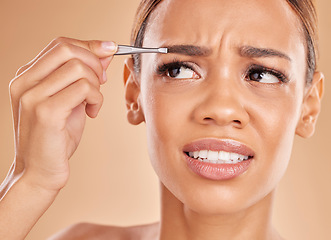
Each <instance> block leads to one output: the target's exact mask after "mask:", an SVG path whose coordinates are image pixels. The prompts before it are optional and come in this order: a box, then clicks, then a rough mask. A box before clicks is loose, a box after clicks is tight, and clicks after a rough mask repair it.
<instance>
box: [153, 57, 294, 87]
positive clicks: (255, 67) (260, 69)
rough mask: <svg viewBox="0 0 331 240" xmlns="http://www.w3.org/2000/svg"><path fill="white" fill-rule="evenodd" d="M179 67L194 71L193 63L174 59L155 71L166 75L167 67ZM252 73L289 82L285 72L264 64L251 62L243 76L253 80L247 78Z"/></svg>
mask: <svg viewBox="0 0 331 240" xmlns="http://www.w3.org/2000/svg"><path fill="white" fill-rule="evenodd" d="M181 67H184V68H187V69H190V70H192V71H194V72H196V71H195V68H194V66H193V64H190V63H188V62H181V61H178V60H176V59H174V60H173V62H170V63H163V64H161V65H160V66H158V67H157V70H156V72H157V74H158V75H160V76H167V77H168V75H167V73H168V71H169V69H171V68H173V69H174V68H181ZM196 73H197V72H196ZM252 73H268V74H271V75H273V76H275V77H276V78H278V79H279V81H280V82H281V83H287V82H289V78H288V77H287V75H286V74H284V73H282V72H280V71H278V70H276V69H273V68H268V67H264V66H261V65H257V64H253V65H250V66H249V67H248V69H247V71H246V72H245V74H244V78H245V79H248V80H249V81H254V80H251V79H249V75H250V74H252ZM197 74H198V73H197ZM198 75H199V74H198Z"/></svg>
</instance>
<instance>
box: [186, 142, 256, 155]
mask: <svg viewBox="0 0 331 240" xmlns="http://www.w3.org/2000/svg"><path fill="white" fill-rule="evenodd" d="M201 150H210V151H217V152H219V151H224V152H232V153H237V154H240V155H244V156H249V157H254V155H255V153H254V151H253V150H252V149H251V148H249V147H248V146H246V145H245V144H243V143H241V142H239V141H236V140H232V139H217V138H206V139H199V140H196V141H193V142H191V143H189V144H187V145H185V146H184V147H183V151H184V152H196V151H201Z"/></svg>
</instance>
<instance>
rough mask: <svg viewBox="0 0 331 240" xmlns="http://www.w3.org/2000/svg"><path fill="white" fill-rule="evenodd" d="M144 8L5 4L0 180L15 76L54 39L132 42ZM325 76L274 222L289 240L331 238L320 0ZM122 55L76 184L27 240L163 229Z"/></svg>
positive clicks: (0, 13)
mask: <svg viewBox="0 0 331 240" xmlns="http://www.w3.org/2000/svg"><path fill="white" fill-rule="evenodd" d="M138 2H139V1H138V0H93V1H92V0H57V1H46V0H39V1H38V0H30V1H17V0H1V1H0V31H1V32H0V34H1V35H0V36H1V39H0V43H1V44H0V56H1V59H0V109H1V118H0V134H1V137H0V181H1V180H2V179H3V178H4V177H5V175H6V173H7V171H8V169H9V166H10V164H11V162H12V159H13V157H14V147H13V131H12V123H11V110H10V103H9V97H8V83H9V81H10V79H11V78H12V77H13V76H14V74H15V72H16V70H17V69H18V68H19V67H20V66H21V65H23V64H24V63H26V62H28V61H29V60H30V59H32V58H33V57H34V56H35V55H36V54H37V53H38V52H39V51H40V50H41V49H42V48H43V47H44V46H45V45H46V44H47V43H48V42H49V41H51V40H52V39H53V38H55V37H57V36H68V37H74V38H80V39H102V40H108V39H111V40H115V41H116V42H119V43H122V44H128V43H129V36H130V30H131V24H132V21H133V16H134V13H135V9H136V7H137V5H138ZM317 6H318V11H319V18H320V54H321V58H320V62H319V69H320V70H322V71H323V72H324V73H325V76H326V95H325V97H324V99H323V111H322V114H321V116H320V119H319V122H318V127H317V131H316V134H315V135H314V137H312V138H311V139H308V140H305V139H300V138H297V139H296V142H295V146H294V151H293V158H292V160H291V163H290V166H289V169H288V171H287V173H286V175H285V177H284V179H283V180H282V182H281V184H280V186H279V189H278V196H277V198H276V201H275V208H274V222H275V225H276V227H277V228H278V229H279V231H280V232H281V233H282V235H283V236H285V237H286V238H287V239H300V240H312V239H313V240H323V239H331V233H330V229H331V204H330V203H331V188H330V184H331V174H330V170H331V161H330V160H331V159H330V158H331V157H330V150H331V144H330V135H331V128H330V119H331V113H330V110H331V104H330V100H331V96H330V95H331V94H330V93H331V89H330V84H329V81H330V79H331V67H330V66H329V65H328V63H329V62H331V57H330V55H331V46H330V42H331V31H330V26H331V16H330V10H331V2H330V1H329V0H318V3H317ZM123 60H124V57H116V59H115V60H114V61H113V63H112V65H111V67H110V69H109V70H108V77H109V79H110V81H109V82H108V83H107V84H106V85H105V86H103V88H102V92H103V93H104V95H105V103H104V106H103V109H102V111H101V113H100V115H99V117H98V118H97V119H95V120H88V122H87V126H86V129H85V132H84V135H83V139H82V142H81V144H80V146H79V148H78V151H77V152H76V153H75V155H74V157H73V158H72V159H71V161H70V164H71V178H70V181H69V183H68V185H67V186H66V187H65V189H64V190H63V191H62V192H61V193H60V195H59V196H58V198H57V200H56V202H55V203H54V204H53V205H52V207H51V208H50V209H49V210H48V211H47V213H46V214H45V215H44V216H43V217H42V218H41V220H40V221H39V222H38V224H37V225H36V226H35V228H34V229H33V230H32V232H31V233H30V234H29V236H28V238H27V239H34V240H35V239H37V240H38V239H45V238H46V237H47V236H49V235H51V234H52V233H54V232H56V231H58V230H60V229H62V228H64V227H66V226H68V225H70V224H72V223H76V222H81V221H88V222H96V223H101V224H115V225H132V224H139V223H148V222H152V221H157V219H158V217H159V211H158V208H159V201H158V181H157V177H156V175H155V174H154V172H153V170H152V168H151V167H150V165H149V160H148V156H147V148H146V143H145V142H146V140H145V133H144V131H145V129H144V126H143V125H141V126H138V127H136V126H135V127H134V126H131V125H129V124H128V123H127V121H126V114H125V105H124V98H123V87H122V85H123V84H122V70H123Z"/></svg>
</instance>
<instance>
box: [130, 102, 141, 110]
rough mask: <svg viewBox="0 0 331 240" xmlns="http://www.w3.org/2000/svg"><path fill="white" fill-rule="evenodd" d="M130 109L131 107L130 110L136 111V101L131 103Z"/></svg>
mask: <svg viewBox="0 0 331 240" xmlns="http://www.w3.org/2000/svg"><path fill="white" fill-rule="evenodd" d="M130 109H131V111H137V110H138V109H139V107H138V103H136V102H133V103H131V105H130Z"/></svg>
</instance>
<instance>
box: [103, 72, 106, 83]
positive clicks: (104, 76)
mask: <svg viewBox="0 0 331 240" xmlns="http://www.w3.org/2000/svg"><path fill="white" fill-rule="evenodd" d="M105 82H107V73H106V71H103V83H105Z"/></svg>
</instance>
